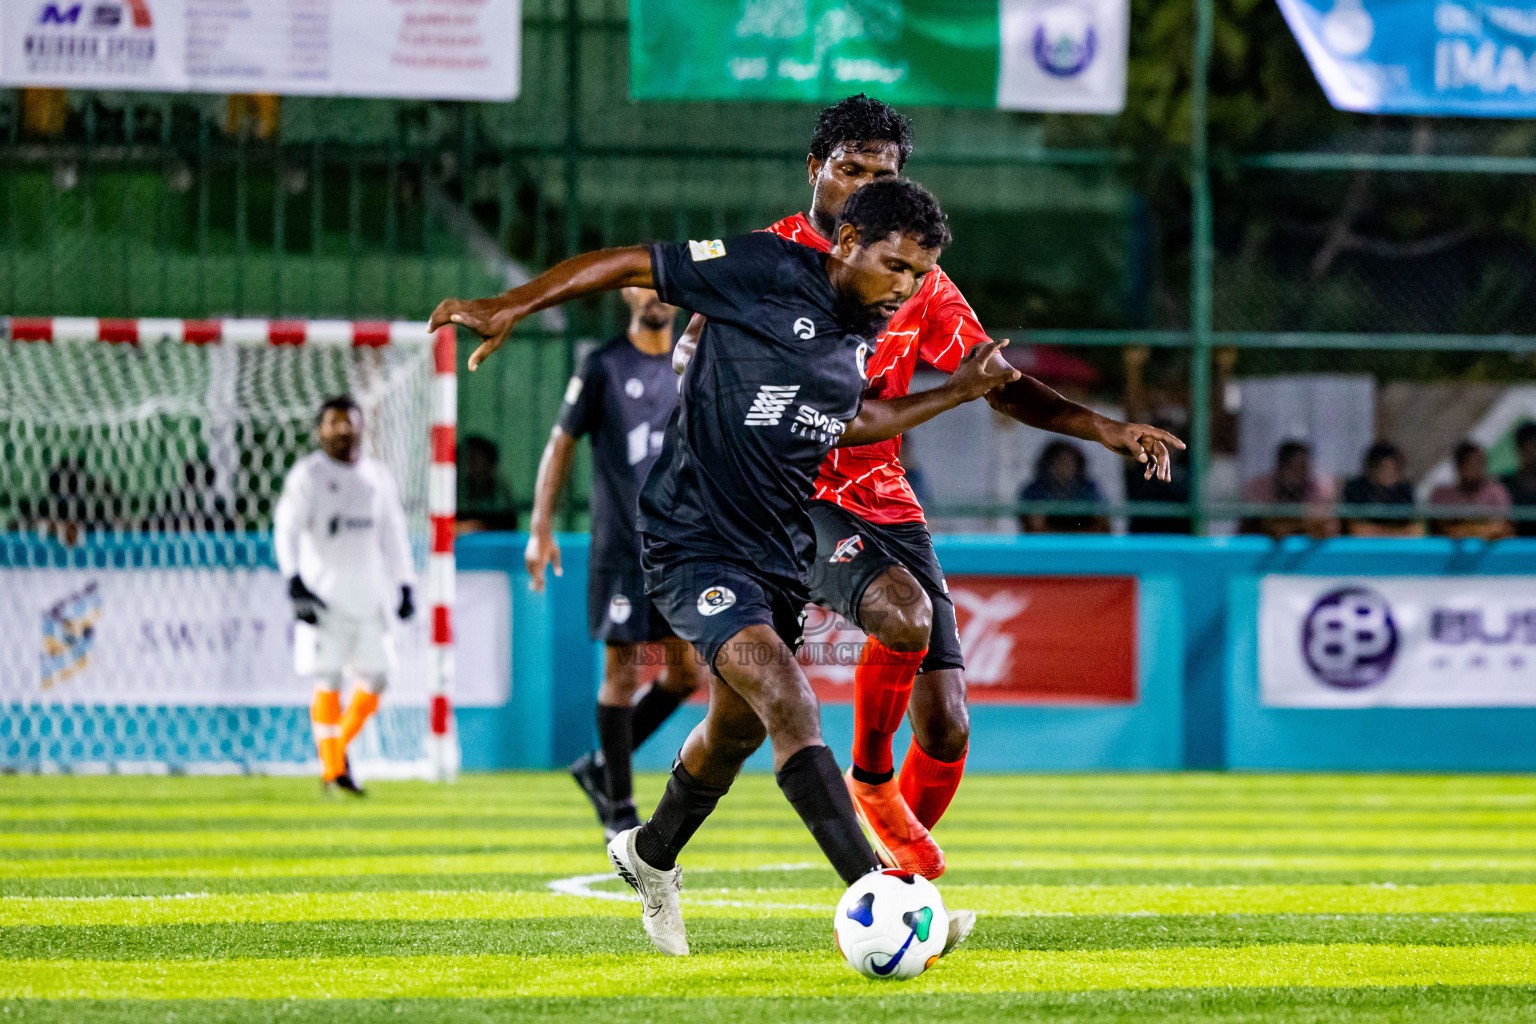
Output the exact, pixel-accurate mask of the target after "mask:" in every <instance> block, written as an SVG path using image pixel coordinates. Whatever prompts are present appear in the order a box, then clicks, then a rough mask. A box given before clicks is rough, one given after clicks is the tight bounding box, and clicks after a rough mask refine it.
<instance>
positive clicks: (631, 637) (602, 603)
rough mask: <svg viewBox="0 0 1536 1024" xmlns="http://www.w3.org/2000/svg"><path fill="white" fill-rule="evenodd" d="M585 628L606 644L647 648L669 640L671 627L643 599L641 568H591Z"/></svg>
mask: <svg viewBox="0 0 1536 1024" xmlns="http://www.w3.org/2000/svg"><path fill="white" fill-rule="evenodd" d="M587 628H588V629H589V630H591V632H592V639H593V640H601V641H602V642H603V643H605V644H649V643H655V642H656V641H658V640H665V639H666V638H667V637H669V636H672V627H671V626H669V625H667V620H666V619H665V618H664V617H663V616H662V614H661V612H660V611H658V610H657V608H656V606H655V605H654V604H652V603H651V599H650V598H648V597H646V596H645V577H644V575H643V574H642V573H641V572H640V566H639V565H638V564H637V565H634V566H629V567H626V568H623V569H612V568H603V567H601V566H596V565H594V566H593V567H592V568H591V570H590V571H589V573H588V575H587Z"/></svg>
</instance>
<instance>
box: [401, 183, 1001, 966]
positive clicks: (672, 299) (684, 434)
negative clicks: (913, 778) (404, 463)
mask: <svg viewBox="0 0 1536 1024" xmlns="http://www.w3.org/2000/svg"><path fill="white" fill-rule="evenodd" d="M948 241H949V231H948V228H947V227H946V225H945V222H944V216H943V214H942V213H941V212H940V210H939V207H938V204H937V203H936V202H935V201H934V199H933V197H932V196H930V195H928V193H926V192H924V191H923V190H922V189H921V188H919V187H917V186H915V185H913V184H912V183H910V182H906V181H884V182H878V183H875V184H872V185H869V186H866V187H865V188H863V189H861V190H860V191H859V192H858V193H857V194H856V195H855V196H854V197H853V198H851V199H850V200H849V201H848V202H847V203H846V204H845V205H844V207H843V212H842V217H841V220H840V222H839V223H838V225H837V230H836V235H835V238H834V240H833V244H832V248H831V251H830V252H829V253H826V254H823V253H820V252H817V251H815V250H813V249H810V248H809V247H806V246H801V245H797V244H795V243H793V242H789V241H786V240H784V239H782V238H778V237H777V236H774V235H770V234H767V233H756V234H751V235H743V236H740V237H737V238H730V239H726V240H724V241H723V242H721V241H710V242H690V243H688V245H687V246H680V245H672V244H668V243H658V244H657V245H655V246H652V247H649V248H645V247H638V246H637V247H631V248H627V249H612V250H607V251H604V252H599V253H589V254H587V255H585V256H578V257H576V258H575V259H572V260H568V261H566V262H565V263H563V264H561V265H559V266H557V267H555V268H554V269H552V270H550V271H549V272H548V273H546V274H544V275H542V276H541V277H539V278H538V279H536V280H534V281H532V282H530V283H529V284H527V285H524V286H523V287H521V288H517V289H514V290H512V291H511V292H508V293H506V294H504V295H502V296H499V297H497V298H494V299H486V300H480V301H478V302H470V303H461V302H456V301H453V300H448V301H446V302H444V303H442V304H440V305H439V306H438V308H437V310H436V311H435V312H434V313H433V316H432V326H433V328H434V329H435V328H436V327H437V326H441V325H443V324H447V323H459V324H463V325H464V326H466V327H470V328H471V329H472V330H475V331H476V333H478V334H480V335H481V336H482V337H484V338H485V339H486V341H485V343H484V344H483V345H481V347H480V348H479V349H478V350H476V352H475V354H474V355H473V356H471V357H470V368H471V369H474V368H475V367H477V366H478V365H479V364H480V362H482V361H483V360H484V359H485V358H486V357H487V356H488V355H489V354H490V353H492V352H494V351H495V350H496V349H497V348H498V347H500V345H501V343H502V341H503V340H504V339H505V338H506V336H507V334H508V332H510V330H511V329H512V327H513V325H515V324H516V323H517V322H518V321H519V320H521V319H522V318H524V317H526V316H528V315H530V314H531V313H534V312H537V311H538V310H540V309H543V308H546V307H548V306H551V305H555V304H557V303H560V302H565V301H568V300H570V299H573V298H578V297H580V296H582V295H586V294H589V293H591V292H594V291H599V290H602V289H607V288H615V287H622V286H639V287H654V288H655V289H656V291H657V292H658V294H659V295H660V296H661V298H662V300H663V301H666V302H669V303H672V304H673V305H677V306H681V307H683V308H686V309H691V310H694V311H696V312H699V313H702V314H704V315H705V316H707V317H708V318H709V323H708V325H707V326H706V327H705V328H704V333H703V335H702V338H701V340H700V343H699V350H698V353H697V355H695V357H694V360H693V364H692V365H691V366H690V367H689V369H688V372H687V373H686V374H685V375H684V378H683V392H682V400H681V402H680V403H679V405H678V408H677V410H676V412H674V413H673V416H672V420H671V422H670V423H669V424H668V426H667V438H666V441H665V442H664V446H663V451H662V455H661V458H660V459H659V460H658V461H657V464H656V465H655V466H654V467H653V468H652V471H651V475H650V476H649V477H648V478H647V480H646V483H645V486H644V488H643V489H642V491H641V496H640V526H641V531H642V533H643V534H644V539H643V544H644V565H645V574H646V585H647V588H648V591H649V593H650V595H651V597H652V599H653V600H655V601H656V603H657V605H658V606H659V607H660V608H661V610H662V612H663V613H664V614H665V615H666V616H667V618H668V621H669V622H670V623H671V625H672V627H673V629H674V630H676V631H677V633H678V635H679V636H681V637H683V638H684V639H686V640H688V641H689V642H690V643H692V644H693V645H694V646H695V647H696V648H697V649H698V651H699V653H700V654H701V655H702V656H703V657H704V660H705V661H706V662H707V663H708V664H709V666H710V668H711V670H712V671H713V678H712V679H711V687H710V705H709V712H708V714H707V715H706V716H705V719H704V721H703V722H701V723H700V724H699V726H698V727H697V728H695V729H694V731H693V732H692V734H690V735H689V737H688V740H687V742H686V743H685V744H684V745H683V749H682V751H681V753H680V754H679V756H678V761H677V765H676V767H675V768H674V769H673V772H672V777H671V779H670V780H669V781H668V783H667V788H666V792H665V793H664V794H663V796H662V798H661V801H660V802H659V804H658V805H657V808H656V812H655V814H653V815H652V816H651V818H650V820H649V821H647V822H646V823H645V824H644V825H642V826H640V827H639V828H636V829H631V830H628V831H626V832H622V833H620V834H619V835H618V836H616V837H615V838H614V839H613V840H612V841H611V842H610V843H609V844H608V851H609V857H610V859H612V860H613V862H614V865H615V867H616V868H617V869H618V871H619V873H620V874H621V875H622V876H623V877H624V878H625V880H626V881H628V882H630V884H631V885H633V886H634V887H635V889H636V890H637V891H638V892H639V893H640V895H641V898H642V900H643V902H644V918H643V921H644V925H645V929H646V931H647V933H649V935H650V936H651V941H652V943H653V944H654V945H655V946H656V948H658V949H660V950H661V951H662V952H665V953H672V954H686V953H687V952H688V940H687V934H686V931H685V929H684V926H683V920H682V913H681V909H680V906H679V901H678V894H679V891H680V885H679V880H680V876H681V871H680V869H679V868H678V867H677V860H676V859H677V855H678V852H679V851H680V850H681V849H682V847H683V846H684V845H685V844H686V843H687V842H688V840H689V839H690V838H691V837H692V836H693V834H694V832H696V831H697V830H698V828H699V826H700V825H702V824H703V823H704V820H705V818H706V817H708V815H709V814H710V812H711V811H713V810H714V808H715V804H716V803H717V802H718V801H719V799H720V797H722V796H723V795H724V794H725V792H726V790H727V789H728V788H729V787H730V784H731V782H732V781H733V780H734V779H735V777H736V774H737V772H738V771H739V770H740V768H741V764H742V762H743V761H745V760H746V758H747V757H748V756H749V755H750V754H751V753H752V752H753V751H754V750H756V749H757V747H758V746H760V745H761V743H762V742H763V740H764V739H765V738H767V739H768V740H769V741H770V742H771V744H772V748H773V761H774V767H775V770H776V777H777V779H778V783H779V786H780V788H781V789H782V790H783V791H784V794H785V796H786V797H788V799H789V801H790V803H791V805H793V806H794V808H795V810H796V812H797V813H799V815H800V817H801V819H802V820H803V821H804V822H805V823H806V826H807V827H808V828H809V829H810V831H811V834H812V835H813V836H814V837H815V839H816V841H817V843H818V844H819V845H820V847H821V849H822V852H823V853H824V854H826V856H827V859H828V860H829V861H831V863H832V866H833V867H834V868H835V869H836V870H837V872H838V874H839V875H840V876H841V877H842V878H843V879H844V881H846V882H849V883H852V882H853V881H855V880H857V879H858V878H859V877H861V876H862V875H864V874H865V873H867V872H869V871H872V870H877V869H878V868H879V867H880V862H879V860H878V859H877V858H876V857H875V853H874V851H873V849H871V847H870V845H869V841H868V840H867V839H865V838H864V835H863V833H862V832H861V831H860V829H859V825H858V820H857V818H856V817H855V815H854V811H853V804H852V801H851V799H850V798H849V796H848V790H847V788H846V787H845V786H844V785H843V782H842V778H841V774H840V772H839V771H838V767H837V763H836V760H835V759H834V758H833V756H832V752H831V751H830V750H829V749H828V748H827V746H826V744H825V743H824V742H823V741H822V737H821V722H820V712H819V708H818V707H817V703H816V698H815V695H814V694H813V693H812V691H811V688H810V684H809V683H808V682H807V680H806V678H805V675H804V673H803V672H801V670H800V667H799V665H798V664H797V663H796V662H795V659H794V657H793V654H792V648H793V647H794V646H796V645H798V643H799V642H800V617H801V612H802V611H803V609H804V605H805V601H806V596H807V595H806V585H805V569H806V565H807V562H808V560H809V557H810V554H811V552H812V550H813V549H814V544H815V542H814V539H813V538H812V536H811V527H810V521H809V517H808V515H807V513H806V510H805V502H806V500H807V499H808V498H809V497H810V494H811V485H812V481H813V480H814V478H815V475H816V471H817V468H818V467H819V466H820V463H821V459H822V458H823V456H825V455H826V453H827V451H829V450H830V449H831V448H832V447H833V446H834V445H854V444H869V443H872V442H874V441H876V440H880V439H882V438H886V437H894V436H895V435H896V434H897V433H899V432H901V431H903V430H906V429H910V428H911V427H912V426H915V425H916V424H918V423H921V422H924V421H926V420H927V419H930V418H932V417H933V416H935V415H937V414H938V413H939V412H942V411H943V410H945V409H948V408H953V407H954V406H955V405H958V404H960V403H961V402H963V401H969V400H970V399H972V398H976V397H979V396H981V395H983V394H985V393H986V392H988V391H990V390H991V389H992V388H994V387H997V386H999V385H1001V384H1005V383H1008V382H1010V381H1013V380H1016V379H1017V378H1018V371H1016V370H1013V369H1012V368H1011V367H1008V366H1007V364H1006V363H1004V362H1003V360H1002V359H1001V358H1000V357H998V356H997V350H998V349H999V348H1000V347H1001V346H1002V344H1003V343H1002V342H989V343H988V344H986V345H981V346H977V348H976V349H974V350H973V352H972V353H971V354H970V355H968V356H967V359H966V360H965V362H963V363H962V364H961V366H960V367H959V369H958V370H957V371H956V373H955V374H954V376H953V377H951V378H950V379H949V381H947V382H946V383H945V384H944V385H942V386H941V387H939V388H936V389H934V390H932V391H927V392H923V393H921V394H916V395H907V396H904V397H901V398H897V399H892V400H889V401H868V402H864V403H863V404H862V405H861V404H860V394H861V392H862V391H863V390H864V388H865V387H866V386H867V381H866V380H865V377H864V361H865V359H867V357H868V355H869V353H870V350H871V348H872V347H873V344H874V340H875V337H876V335H877V334H878V332H879V329H880V327H881V325H882V324H883V323H884V321H885V320H887V319H888V318H889V317H890V316H891V314H892V313H894V312H895V311H896V310H897V309H898V308H899V307H900V306H901V304H902V303H903V302H905V301H906V300H907V299H908V298H909V297H911V295H912V294H913V292H914V291H915V290H916V289H917V286H918V284H919V282H920V281H921V280H922V277H923V275H925V274H926V273H928V271H929V270H930V269H932V267H933V265H934V263H935V261H936V260H937V259H938V255H939V250H940V249H941V248H942V247H943V246H944V245H945V244H946V243H947V242H948Z"/></svg>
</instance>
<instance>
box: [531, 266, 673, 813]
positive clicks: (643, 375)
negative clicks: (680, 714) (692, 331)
mask: <svg viewBox="0 0 1536 1024" xmlns="http://www.w3.org/2000/svg"><path fill="white" fill-rule="evenodd" d="M624 301H625V303H626V304H627V305H628V306H629V313H630V315H629V325H628V327H627V328H626V329H625V330H624V332H623V333H622V334H620V335H618V336H616V337H614V338H610V339H609V340H608V341H607V342H605V343H603V344H601V345H599V346H597V347H596V348H594V349H593V350H592V351H591V352H588V353H587V354H586V356H585V357H584V358H583V359H582V360H581V363H580V365H578V366H577V368H576V374H575V376H573V377H572V378H571V381H570V384H569V385H567V386H566V389H565V401H564V402H562V403H561V406H560V421H559V422H558V423H556V424H555V426H554V428H553V429H551V430H550V432H549V442H548V443H547V444H546V445H545V446H544V454H543V457H541V458H540V459H539V474H538V478H537V481H536V483H535V484H534V494H533V517H532V519H531V520H530V522H529V525H528V548H527V550H526V551H525V552H524V556H523V557H524V561H525V562H526V564H527V566H528V575H529V577H530V578H531V580H532V582H533V588H534V589H535V590H540V591H542V590H543V589H544V574H545V570H546V567H547V566H550V565H551V564H553V566H554V571H555V574H556V575H559V574H560V571H561V570H560V545H559V544H558V543H557V542H556V540H555V534H554V529H553V522H554V513H555V505H556V503H557V502H558V501H559V500H560V492H561V490H563V489H564V487H565V481H566V479H567V478H568V477H569V476H570V473H571V463H572V462H573V461H574V460H575V457H576V443H577V441H578V439H580V438H581V437H590V438H591V439H592V492H591V499H590V506H589V507H590V510H591V519H592V546H591V549H590V551H591V554H590V556H589V558H588V561H587V565H588V574H587V626H588V629H589V630H590V631H591V634H592V639H594V640H601V641H602V642H603V645H604V651H603V683H602V687H601V689H600V690H599V691H598V695H597V740H598V749H596V750H594V751H592V752H590V753H587V754H583V755H582V756H581V757H579V758H577V759H576V761H575V763H573V764H572V765H571V769H570V770H571V776H572V777H573V778H574V779H575V780H576V783H577V784H578V785H579V786H581V788H582V791H583V792H585V793H586V794H587V799H589V800H591V801H592V806H593V808H594V809H595V810H596V811H597V817H598V820H599V821H600V822H602V824H603V830H604V832H605V833H606V837H607V838H608V839H612V838H613V837H614V836H615V835H617V834H618V833H620V832H622V831H624V830H625V829H627V828H634V827H635V826H636V825H639V824H640V819H639V817H638V816H637V815H636V813H635V800H634V787H633V784H632V773H631V767H630V762H631V754H632V753H633V751H634V749H635V748H636V747H638V746H640V744H641V743H644V742H645V740H646V739H647V738H648V737H649V736H650V735H651V734H652V733H653V732H655V731H656V730H657V728H659V727H660V726H661V723H662V722H664V721H666V719H667V717H668V716H669V715H671V714H672V712H673V711H675V710H677V706H678V704H680V703H681V702H682V701H684V700H687V699H688V696H689V695H690V694H692V693H693V691H694V690H696V689H698V686H699V677H698V660H697V658H696V656H695V655H694V653H693V651H692V649H691V648H689V646H688V644H687V643H686V642H684V641H683V640H681V639H679V638H678V637H677V636H676V635H675V634H674V633H673V632H672V627H671V626H669V625H667V620H666V619H665V618H664V617H663V616H662V614H661V612H660V611H659V610H658V609H657V608H656V605H655V604H654V602H652V601H651V599H650V598H649V597H647V596H646V594H645V581H644V577H643V576H642V574H641V571H640V535H639V533H638V532H637V531H636V529H635V512H636V509H637V507H638V503H639V497H640V485H641V484H642V483H643V482H644V481H645V476H646V474H647V473H649V472H650V470H651V465H652V464H653V463H654V462H655V461H656V456H658V455H660V454H661V443H662V436H663V432H664V430H665V429H666V426H667V420H668V418H670V417H671V415H672V409H673V407H674V406H676V405H677V378H676V377H675V376H673V374H672V366H671V362H672V329H673V327H674V322H675V321H676V319H677V309H676V307H674V306H669V305H667V304H666V303H665V302H662V301H661V299H660V298H658V297H657V295H656V293H655V292H654V291H652V290H650V289H649V288H625V289H624ZM652 645H655V646H652ZM654 653H662V654H663V655H664V656H665V668H664V669H663V671H662V673H661V675H660V676H658V677H657V678H656V680H655V681H654V682H652V683H651V685H650V686H649V687H647V688H646V690H645V692H644V693H641V694H640V695H639V700H635V695H636V691H637V690H639V688H640V680H641V670H642V668H643V667H644V665H645V663H646V660H647V659H648V658H649V657H650V656H651V655H652V654H654Z"/></svg>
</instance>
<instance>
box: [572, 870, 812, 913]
mask: <svg viewBox="0 0 1536 1024" xmlns="http://www.w3.org/2000/svg"><path fill="white" fill-rule="evenodd" d="M819 866H820V865H817V864H763V865H761V866H759V867H755V868H744V869H743V870H745V871H806V870H810V869H813V868H816V867H819ZM612 881H614V874H613V872H611V871H604V872H603V873H602V874H596V875H572V876H571V877H570V878H557V879H555V880H554V881H552V882H550V883H549V887H550V888H551V889H553V890H554V891H555V892H558V893H560V894H561V895H563V896H581V897H585V898H587V899H597V900H614V901H616V902H619V903H638V902H639V901H640V897H639V895H637V894H636V893H633V892H629V891H627V890H626V891H624V892H611V891H609V890H607V889H594V888H592V886H593V885H595V884H597V883H598V882H612ZM682 902H683V903H686V904H689V905H692V906H696V907H746V908H749V909H753V910H758V909H761V910H825V909H826V907H823V906H821V905H819V904H811V903H762V902H759V901H757V900H715V899H699V898H697V897H693V896H689V895H688V891H687V890H686V889H685V890H683V897H682Z"/></svg>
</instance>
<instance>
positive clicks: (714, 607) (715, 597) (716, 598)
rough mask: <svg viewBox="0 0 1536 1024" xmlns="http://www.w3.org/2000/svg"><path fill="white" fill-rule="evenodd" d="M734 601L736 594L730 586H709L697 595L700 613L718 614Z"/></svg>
mask: <svg viewBox="0 0 1536 1024" xmlns="http://www.w3.org/2000/svg"><path fill="white" fill-rule="evenodd" d="M735 603H736V594H735V592H734V591H732V590H731V588H730V587H709V588H707V589H706V590H705V591H704V593H702V594H700V595H699V605H698V607H699V614H700V615H719V614H720V613H721V612H723V611H725V610H726V609H727V608H729V607H730V606H731V605H733V604H735Z"/></svg>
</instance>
